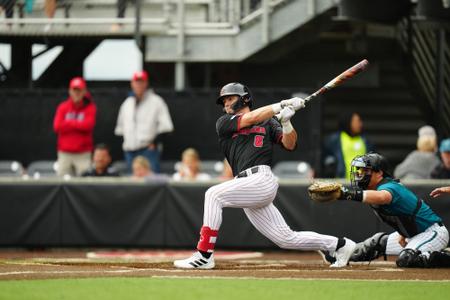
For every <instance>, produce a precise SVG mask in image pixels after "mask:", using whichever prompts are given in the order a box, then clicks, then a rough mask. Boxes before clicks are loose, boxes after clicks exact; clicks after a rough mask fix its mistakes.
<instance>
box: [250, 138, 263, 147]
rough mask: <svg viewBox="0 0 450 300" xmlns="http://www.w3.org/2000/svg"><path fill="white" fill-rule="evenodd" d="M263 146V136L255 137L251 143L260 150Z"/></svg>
mask: <svg viewBox="0 0 450 300" xmlns="http://www.w3.org/2000/svg"><path fill="white" fill-rule="evenodd" d="M263 144H264V136H263V135H255V140H254V141H253V146H255V147H258V148H261V147H262V146H263Z"/></svg>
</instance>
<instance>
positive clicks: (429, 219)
mask: <svg viewBox="0 0 450 300" xmlns="http://www.w3.org/2000/svg"><path fill="white" fill-rule="evenodd" d="M382 190H384V191H388V192H389V193H390V194H391V195H392V201H391V203H389V204H386V205H380V206H378V209H381V211H383V212H384V213H385V214H386V215H389V216H391V217H404V216H410V217H412V218H411V219H410V221H411V222H412V223H413V224H411V225H415V229H416V232H413V231H411V230H408V227H407V226H405V227H406V229H407V230H406V231H408V232H409V234H406V233H405V232H401V230H400V233H401V234H402V235H404V236H406V237H411V236H414V235H415V234H418V233H421V232H424V231H425V230H426V229H427V228H428V227H430V226H431V225H433V224H434V223H438V222H442V219H441V218H440V217H439V216H438V215H436V213H435V212H433V210H432V209H431V208H430V207H429V206H428V205H427V204H426V203H425V202H424V201H423V200H422V199H419V198H418V197H417V195H416V194H414V193H413V192H412V191H411V190H409V189H408V188H406V187H405V186H404V185H403V184H401V183H399V182H397V181H395V180H393V179H391V178H386V179H384V180H383V181H382V182H381V184H380V185H378V186H377V191H382ZM374 209H375V210H377V211H378V209H377V208H375V207H374ZM416 210H417V213H416V214H415V217H414V213H415V212H416ZM382 219H383V218H382ZM398 219H400V218H398ZM401 222H403V223H408V222H404V221H401ZM390 225H392V224H390ZM405 225H406V224H405ZM396 229H397V230H398V228H396ZM414 233H415V234H414Z"/></svg>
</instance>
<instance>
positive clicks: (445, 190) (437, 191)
mask: <svg viewBox="0 0 450 300" xmlns="http://www.w3.org/2000/svg"><path fill="white" fill-rule="evenodd" d="M445 193H450V186H443V187H440V188H437V189H434V190H433V191H431V193H430V196H431V197H433V198H436V197H439V196H441V195H442V194H445Z"/></svg>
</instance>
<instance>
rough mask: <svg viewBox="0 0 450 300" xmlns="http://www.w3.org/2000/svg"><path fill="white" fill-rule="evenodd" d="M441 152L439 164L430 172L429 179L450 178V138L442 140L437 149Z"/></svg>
mask: <svg viewBox="0 0 450 300" xmlns="http://www.w3.org/2000/svg"><path fill="white" fill-rule="evenodd" d="M439 152H441V162H440V163H439V164H438V165H437V166H436V168H434V170H433V171H432V172H431V178H435V179H449V178H450V138H448V139H445V140H442V142H441V145H440V147H439Z"/></svg>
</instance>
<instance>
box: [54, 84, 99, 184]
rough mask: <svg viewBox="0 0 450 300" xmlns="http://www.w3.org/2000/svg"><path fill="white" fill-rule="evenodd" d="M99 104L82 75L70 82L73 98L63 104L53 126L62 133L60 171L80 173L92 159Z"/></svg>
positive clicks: (59, 141) (59, 107)
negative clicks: (95, 101) (95, 102)
mask: <svg viewBox="0 0 450 300" xmlns="http://www.w3.org/2000/svg"><path fill="white" fill-rule="evenodd" d="M96 112H97V108H96V106H95V104H94V102H93V101H92V97H91V95H90V93H89V92H88V90H87V87H86V81H84V79H83V78H81V77H75V78H73V79H72V80H71V81H70V83H69V98H68V99H67V100H65V101H64V102H62V103H61V104H59V106H58V108H57V110H56V115H55V119H54V120H53V128H54V130H55V132H56V134H57V135H58V175H59V176H64V175H66V174H68V175H72V176H74V175H76V176H80V175H81V174H82V173H83V172H84V171H86V170H87V169H88V168H89V166H90V162H91V152H92V149H93V132H94V126H95V119H96Z"/></svg>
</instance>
